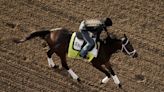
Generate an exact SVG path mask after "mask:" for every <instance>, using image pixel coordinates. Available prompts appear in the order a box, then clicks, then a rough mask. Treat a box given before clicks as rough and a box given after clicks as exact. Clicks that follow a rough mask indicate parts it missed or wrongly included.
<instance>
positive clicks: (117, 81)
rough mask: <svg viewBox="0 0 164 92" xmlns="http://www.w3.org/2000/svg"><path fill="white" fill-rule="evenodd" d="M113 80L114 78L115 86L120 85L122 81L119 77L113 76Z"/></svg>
mask: <svg viewBox="0 0 164 92" xmlns="http://www.w3.org/2000/svg"><path fill="white" fill-rule="evenodd" d="M112 78H113V80H114V83H115V84H120V81H119V79H118V77H117V75H114V76H112Z"/></svg>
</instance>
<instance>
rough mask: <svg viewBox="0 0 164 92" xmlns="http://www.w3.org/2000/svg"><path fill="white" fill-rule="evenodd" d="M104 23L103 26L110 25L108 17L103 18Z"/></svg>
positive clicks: (110, 21)
mask: <svg viewBox="0 0 164 92" xmlns="http://www.w3.org/2000/svg"><path fill="white" fill-rule="evenodd" d="M104 24H105V26H112V24H113V23H112V20H111V19H110V18H105V19H104Z"/></svg>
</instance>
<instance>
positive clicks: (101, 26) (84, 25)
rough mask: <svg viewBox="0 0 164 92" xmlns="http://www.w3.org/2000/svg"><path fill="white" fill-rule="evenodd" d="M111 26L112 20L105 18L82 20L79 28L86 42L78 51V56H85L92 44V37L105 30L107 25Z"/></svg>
mask: <svg viewBox="0 0 164 92" xmlns="http://www.w3.org/2000/svg"><path fill="white" fill-rule="evenodd" d="M109 26H112V20H111V19H110V18H105V19H102V20H97V19H91V20H83V21H82V22H81V24H80V27H79V30H80V32H81V33H82V36H83V39H84V40H85V41H86V42H87V44H86V45H85V46H84V47H83V48H82V50H81V51H80V56H81V57H83V58H86V55H87V53H88V51H89V50H90V49H91V48H92V47H93V46H94V44H95V43H94V40H93V39H92V37H96V38H99V36H100V34H101V32H102V31H103V30H105V31H107V27H109Z"/></svg>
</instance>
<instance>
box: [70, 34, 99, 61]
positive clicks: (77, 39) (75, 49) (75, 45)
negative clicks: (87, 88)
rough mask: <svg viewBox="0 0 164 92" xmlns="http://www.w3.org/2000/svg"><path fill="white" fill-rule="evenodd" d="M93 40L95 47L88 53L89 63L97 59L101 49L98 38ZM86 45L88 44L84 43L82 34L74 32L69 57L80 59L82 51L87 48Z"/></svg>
mask: <svg viewBox="0 0 164 92" xmlns="http://www.w3.org/2000/svg"><path fill="white" fill-rule="evenodd" d="M92 39H93V40H94V41H95V45H94V46H93V47H92V48H91V49H90V50H89V52H88V55H87V57H88V61H91V60H92V59H93V58H94V57H97V55H98V50H99V47H100V43H99V42H97V41H96V38H95V37H92ZM85 44H86V42H85V41H84V39H83V37H82V34H81V33H80V32H74V33H73V34H72V37H71V40H70V43H69V49H68V57H72V58H80V56H79V53H80V50H81V49H82V48H83V47H84V46H85Z"/></svg>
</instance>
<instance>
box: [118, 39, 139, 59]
mask: <svg viewBox="0 0 164 92" xmlns="http://www.w3.org/2000/svg"><path fill="white" fill-rule="evenodd" d="M128 43H129V40H127V41H126V43H125V44H122V49H121V51H122V52H123V50H125V51H126V53H127V54H128V55H130V56H132V57H133V56H134V55H135V53H136V50H135V49H134V50H133V51H131V52H129V51H128V50H127V48H126V45H127V44H128Z"/></svg>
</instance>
